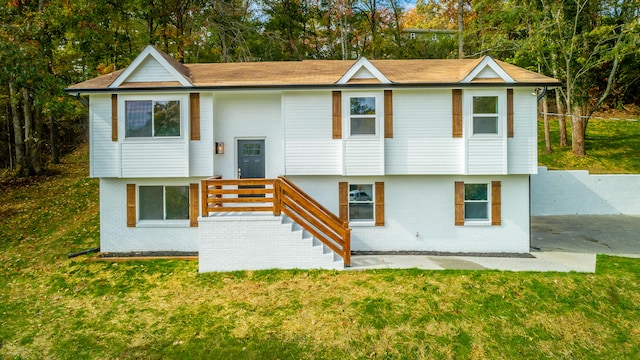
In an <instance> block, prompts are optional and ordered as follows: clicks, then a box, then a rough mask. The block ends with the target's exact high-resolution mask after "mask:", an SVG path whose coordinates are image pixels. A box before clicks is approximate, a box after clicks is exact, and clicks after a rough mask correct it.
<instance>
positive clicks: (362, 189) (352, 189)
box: [349, 184, 374, 221]
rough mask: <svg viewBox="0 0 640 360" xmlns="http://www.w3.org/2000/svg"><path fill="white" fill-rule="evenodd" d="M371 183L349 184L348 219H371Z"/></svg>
mask: <svg viewBox="0 0 640 360" xmlns="http://www.w3.org/2000/svg"><path fill="white" fill-rule="evenodd" d="M373 195H374V194H373V185H372V184H364V185H360V184H349V221H373V220H374V218H373V216H374V212H373V203H374V197H373Z"/></svg>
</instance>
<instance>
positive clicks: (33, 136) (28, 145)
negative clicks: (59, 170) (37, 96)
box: [22, 88, 42, 174]
mask: <svg viewBox="0 0 640 360" xmlns="http://www.w3.org/2000/svg"><path fill="white" fill-rule="evenodd" d="M29 95H30V94H29V90H28V89H27V88H22V109H23V112H24V148H25V153H26V155H27V160H26V162H27V163H28V165H29V167H28V169H29V174H32V173H36V174H39V173H41V172H42V167H41V162H40V151H38V143H39V142H40V139H39V138H38V134H37V126H35V121H37V120H35V117H34V114H33V109H32V107H31V99H30V96H29Z"/></svg>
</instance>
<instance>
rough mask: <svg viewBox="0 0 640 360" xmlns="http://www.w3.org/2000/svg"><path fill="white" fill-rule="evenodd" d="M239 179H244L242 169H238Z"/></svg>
mask: <svg viewBox="0 0 640 360" xmlns="http://www.w3.org/2000/svg"><path fill="white" fill-rule="evenodd" d="M238 179H242V169H240V168H238Z"/></svg>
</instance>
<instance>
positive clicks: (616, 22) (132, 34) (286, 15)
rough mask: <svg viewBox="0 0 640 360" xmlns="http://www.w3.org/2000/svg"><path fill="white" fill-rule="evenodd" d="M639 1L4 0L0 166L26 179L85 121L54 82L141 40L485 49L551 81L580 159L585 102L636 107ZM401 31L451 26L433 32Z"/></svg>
mask: <svg viewBox="0 0 640 360" xmlns="http://www.w3.org/2000/svg"><path fill="white" fill-rule="evenodd" d="M639 9H640V0H564V1H561V0H497V1H496V0H473V1H472V0H417V1H416V2H415V3H413V2H411V3H410V2H409V1H408V0H105V1H93V0H74V1H70V0H48V1H47V0H9V1H8V2H7V1H5V2H2V3H0V120H1V125H0V168H5V169H13V170H14V171H15V173H16V174H17V175H19V176H27V175H35V174H41V173H43V172H45V171H46V168H47V167H46V165H47V164H48V163H56V162H58V161H59V156H60V153H61V152H64V151H68V150H69V149H72V148H73V147H74V146H75V145H76V144H77V143H78V142H79V141H82V139H83V138H84V137H85V134H86V128H87V120H86V116H87V108H86V104H84V103H86V101H82V99H79V100H81V101H79V100H78V99H74V98H72V97H70V96H68V95H66V94H65V93H64V92H63V89H64V88H65V87H67V86H69V85H70V84H73V83H76V82H79V81H83V80H86V79H89V78H92V77H95V76H97V75H100V74H106V73H109V72H111V71H114V70H117V69H122V68H124V67H126V66H127V65H128V64H129V63H130V62H131V61H132V60H133V59H134V58H135V56H136V55H137V54H138V53H139V52H140V51H141V49H142V48H143V47H144V46H146V45H147V44H153V45H155V46H157V47H159V48H160V49H162V50H163V51H165V52H167V53H168V54H170V55H171V56H173V57H174V58H176V59H178V60H179V61H182V62H185V63H194V62H246V61H283V60H302V59H356V58H359V57H362V56H364V57H367V58H370V59H381V58H397V59H401V58H458V57H473V58H475V57H479V56H483V55H490V56H493V57H495V58H498V59H501V60H504V61H507V62H510V63H513V64H515V65H518V66H521V67H524V68H527V69H530V70H533V71H537V72H540V73H544V74H546V75H549V76H553V77H555V78H557V79H559V80H561V81H562V82H563V84H564V85H563V87H562V88H559V89H556V90H554V91H550V92H549V93H548V96H550V97H551V100H552V104H553V106H555V108H556V111H557V112H559V113H566V114H568V115H569V116H568V117H566V119H568V120H569V121H571V125H572V126H571V128H572V137H571V138H572V141H573V144H572V146H573V150H574V153H575V154H576V155H584V154H585V151H586V149H585V147H584V131H585V129H586V125H587V122H588V117H589V116H590V115H591V114H592V113H593V112H594V111H596V110H597V109H598V108H601V107H602V106H623V105H624V104H628V103H636V104H637V103H638V102H640V98H639V97H640V95H639V94H640V91H639V90H640V81H638V80H639V79H640V50H639V49H640V46H638V45H640V22H639V20H638V18H639ZM409 28H418V29H438V30H454V31H452V33H453V35H451V36H450V37H444V38H440V39H439V40H438V41H433V40H432V39H431V38H430V37H416V38H412V37H410V36H408V34H407V33H406V29H409ZM563 119H564V118H563ZM564 131H565V134H566V130H564ZM562 139H564V140H562ZM561 141H565V144H562V145H564V146H566V145H567V144H566V141H567V137H566V135H565V136H564V137H562V138H561Z"/></svg>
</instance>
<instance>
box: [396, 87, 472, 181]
mask: <svg viewBox="0 0 640 360" xmlns="http://www.w3.org/2000/svg"><path fill="white" fill-rule="evenodd" d="M451 116H452V114H451V90H449V89H447V90H406V91H405V90H394V92H393V139H387V140H386V141H385V152H386V156H385V167H386V169H385V173H386V174H462V173H464V161H465V157H464V145H465V143H464V141H463V140H462V139H454V138H452V137H451Z"/></svg>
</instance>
